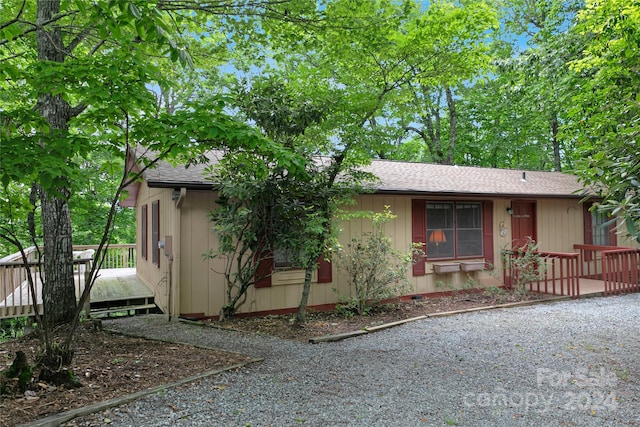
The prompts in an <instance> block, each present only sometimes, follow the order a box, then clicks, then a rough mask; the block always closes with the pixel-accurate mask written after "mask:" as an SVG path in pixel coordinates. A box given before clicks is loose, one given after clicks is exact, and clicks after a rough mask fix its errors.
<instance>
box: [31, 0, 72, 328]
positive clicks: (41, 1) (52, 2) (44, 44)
mask: <svg viewBox="0 0 640 427" xmlns="http://www.w3.org/2000/svg"><path fill="white" fill-rule="evenodd" d="M58 13H60V1H59V0H38V4H37V22H38V23H43V22H48V21H50V20H51V18H53V17H54V16H56V15H57V14H58ZM36 45H37V50H38V59H39V60H40V61H53V62H64V59H65V56H66V54H65V47H64V45H63V42H62V33H61V29H60V28H59V27H58V26H57V25H55V24H53V25H47V26H38V29H37V31H36ZM38 111H39V113H40V115H41V116H42V117H43V118H44V119H45V120H46V121H47V123H48V125H49V131H50V132H55V131H58V130H67V129H68V127H69V120H70V118H71V107H70V106H69V104H68V103H67V102H65V101H64V100H63V99H62V97H61V96H60V95H52V94H48V93H43V94H40V95H39V97H38ZM68 193H69V192H68V189H66V188H60V189H58V191H57V192H56V194H47V192H46V191H40V201H41V204H42V229H43V240H44V242H43V243H44V278H45V283H44V284H43V289H42V296H43V303H44V311H45V316H46V319H47V322H48V324H49V326H53V325H56V324H60V323H68V322H71V321H72V320H73V314H74V311H75V308H76V297H75V290H74V283H73V243H72V239H71V215H70V213H69V206H68V203H67V198H68Z"/></svg>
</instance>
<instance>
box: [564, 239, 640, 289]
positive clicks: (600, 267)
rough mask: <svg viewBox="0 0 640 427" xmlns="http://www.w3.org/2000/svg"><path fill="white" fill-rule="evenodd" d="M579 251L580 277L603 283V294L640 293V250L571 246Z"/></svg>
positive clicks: (615, 247) (616, 247)
mask: <svg viewBox="0 0 640 427" xmlns="http://www.w3.org/2000/svg"><path fill="white" fill-rule="evenodd" d="M573 247H574V248H575V249H577V250H579V251H580V259H581V262H580V276H581V277H587V278H590V279H598V280H602V281H603V282H604V294H605V295H611V294H619V293H627V292H640V284H639V279H640V274H639V269H640V249H634V248H621V247H618V246H598V245H573Z"/></svg>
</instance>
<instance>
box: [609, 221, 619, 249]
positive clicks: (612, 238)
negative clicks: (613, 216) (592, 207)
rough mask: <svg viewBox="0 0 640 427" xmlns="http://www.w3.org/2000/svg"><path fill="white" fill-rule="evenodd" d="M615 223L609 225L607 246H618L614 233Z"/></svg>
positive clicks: (616, 236)
mask: <svg viewBox="0 0 640 427" xmlns="http://www.w3.org/2000/svg"><path fill="white" fill-rule="evenodd" d="M616 225H617V222H616V221H614V222H613V223H611V224H610V225H609V246H618V233H616Z"/></svg>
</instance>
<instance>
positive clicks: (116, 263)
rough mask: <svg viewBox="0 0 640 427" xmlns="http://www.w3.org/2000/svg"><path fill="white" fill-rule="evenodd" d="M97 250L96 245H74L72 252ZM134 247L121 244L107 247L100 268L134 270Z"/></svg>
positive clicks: (133, 245) (133, 244)
mask: <svg viewBox="0 0 640 427" xmlns="http://www.w3.org/2000/svg"><path fill="white" fill-rule="evenodd" d="M92 249H93V250H97V249H98V245H75V246H74V247H73V250H74V251H86V250H92ZM135 266H136V245H135V243H131V244H122V245H109V247H108V248H107V254H106V255H105V259H104V264H103V265H102V268H135Z"/></svg>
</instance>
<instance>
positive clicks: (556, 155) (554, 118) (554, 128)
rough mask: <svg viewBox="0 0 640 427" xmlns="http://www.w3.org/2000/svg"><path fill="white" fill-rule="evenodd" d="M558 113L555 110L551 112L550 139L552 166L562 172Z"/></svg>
mask: <svg viewBox="0 0 640 427" xmlns="http://www.w3.org/2000/svg"><path fill="white" fill-rule="evenodd" d="M558 127H559V126H558V115H557V114H556V113H555V111H554V112H553V113H552V114H551V141H552V142H553V166H554V168H555V170H556V171H557V172H562V162H561V161H560V141H558Z"/></svg>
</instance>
